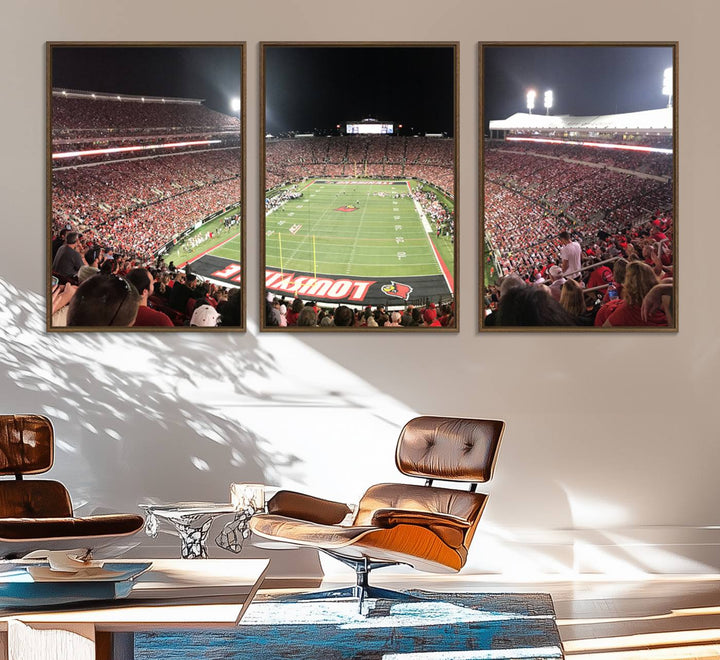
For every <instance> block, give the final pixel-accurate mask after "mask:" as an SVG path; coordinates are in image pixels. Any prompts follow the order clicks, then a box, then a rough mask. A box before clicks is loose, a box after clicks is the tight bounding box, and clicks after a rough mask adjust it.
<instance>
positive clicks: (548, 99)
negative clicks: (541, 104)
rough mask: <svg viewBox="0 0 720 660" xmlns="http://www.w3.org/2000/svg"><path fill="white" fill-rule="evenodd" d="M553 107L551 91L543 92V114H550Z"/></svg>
mask: <svg viewBox="0 0 720 660" xmlns="http://www.w3.org/2000/svg"><path fill="white" fill-rule="evenodd" d="M552 107H553V93H552V90H551V89H549V90H548V91H547V92H545V114H546V115H549V114H550V108H552Z"/></svg>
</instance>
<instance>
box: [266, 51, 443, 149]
mask: <svg viewBox="0 0 720 660" xmlns="http://www.w3.org/2000/svg"><path fill="white" fill-rule="evenodd" d="M454 71H455V58H454V51H453V48H452V47H448V46H443V47H375V48H373V47H366V46H361V47H340V48H338V47H318V46H308V47H278V46H267V47H266V49H265V90H266V103H265V118H266V125H265V131H266V133H271V134H277V133H284V132H287V131H300V132H310V131H312V130H314V129H318V130H322V129H334V128H335V126H336V125H337V124H342V123H343V122H345V121H348V120H353V121H359V120H361V119H365V118H368V117H372V118H374V119H379V120H385V121H387V122H395V123H397V124H403V132H404V133H410V132H411V130H412V129H414V131H415V132H422V133H447V134H448V136H452V135H453V134H454V113H455V110H454ZM343 128H344V127H343Z"/></svg>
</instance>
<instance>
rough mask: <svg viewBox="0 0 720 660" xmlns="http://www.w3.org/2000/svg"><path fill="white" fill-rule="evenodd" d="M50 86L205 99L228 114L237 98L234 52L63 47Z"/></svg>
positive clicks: (55, 54) (237, 56)
mask: <svg viewBox="0 0 720 660" xmlns="http://www.w3.org/2000/svg"><path fill="white" fill-rule="evenodd" d="M52 79H53V83H52V84H53V87H59V88H66V89H75V90H82V91H91V92H114V93H116V94H140V95H146V96H161V97H162V96H172V97H177V98H194V99H206V102H205V105H206V106H207V107H209V108H212V109H213V110H217V111H218V112H223V113H225V114H232V112H231V110H230V100H231V99H232V98H241V94H240V91H241V79H242V53H241V50H240V48H239V47H214V46H207V47H206V46H202V47H185V48H182V47H151V48H146V47H137V48H130V47H125V46H122V47H105V46H102V47H95V46H92V47H85V48H80V47H64V46H62V47H61V46H56V47H54V48H53V50H52Z"/></svg>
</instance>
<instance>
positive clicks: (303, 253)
mask: <svg viewBox="0 0 720 660" xmlns="http://www.w3.org/2000/svg"><path fill="white" fill-rule="evenodd" d="M260 49H261V57H260V60H261V89H262V92H261V93H262V100H261V112H260V116H261V134H260V154H261V177H260V193H261V200H265V202H264V203H263V204H261V214H262V218H261V222H260V226H261V232H260V250H261V255H260V265H261V287H260V319H261V323H260V327H261V330H263V331H280V332H282V331H284V330H289V331H297V332H303V331H340V332H345V331H348V330H365V331H373V330H377V329H379V328H376V327H375V324H376V323H377V324H378V326H379V327H383V326H384V324H385V322H386V321H387V322H388V323H389V324H395V327H394V328H393V330H395V331H401V330H404V331H407V332H419V331H421V329H422V330H430V331H439V332H448V331H449V332H453V331H456V330H457V312H458V310H457V280H458V277H457V273H458V249H457V226H456V217H457V213H458V208H457V201H458V176H457V162H458V146H457V145H458V140H459V137H458V129H459V122H458V80H459V78H458V65H459V59H458V53H459V44H458V43H456V42H437V43H435V42H430V43H422V42H419V43H418V42H410V43H407V42H376V43H355V42H340V43H336V42H263V43H261V44H260ZM428 78H431V79H432V80H433V85H434V88H433V92H434V93H433V94H428V93H427V89H426V88H427V84H428V83H427V80H428ZM338 99H339V100H338ZM416 119H417V121H416ZM408 120H410V121H409V122H408ZM432 127H437V128H436V129H435V130H431V128H432ZM316 195H317V198H318V199H317V200H315V199H314V198H315V197H316ZM431 207H432V209H431ZM368 209H371V210H369V211H368V216H369V217H368V218H367V219H366V218H365V212H366V210H368ZM431 213H435V215H436V218H433V217H432V215H431ZM281 216H282V217H281ZM363 225H364V226H363ZM409 262H412V263H410V265H409ZM298 301H299V302H298ZM293 305H294V306H295V309H293ZM368 306H369V310H368ZM307 307H309V308H311V309H312V311H310V310H308V311H305V309H304V308H307ZM413 310H414V311H413ZM393 312H398V314H397V316H395V315H394V314H393ZM301 314H302V318H300V315H301ZM413 314H414V319H415V320H413ZM398 318H399V319H400V323H401V324H402V323H408V324H411V325H400V326H397V319H398ZM298 319H299V324H298ZM418 319H419V321H418ZM276 323H288V325H276ZM304 323H308V324H309V325H303V324H304ZM440 323H446V325H440Z"/></svg>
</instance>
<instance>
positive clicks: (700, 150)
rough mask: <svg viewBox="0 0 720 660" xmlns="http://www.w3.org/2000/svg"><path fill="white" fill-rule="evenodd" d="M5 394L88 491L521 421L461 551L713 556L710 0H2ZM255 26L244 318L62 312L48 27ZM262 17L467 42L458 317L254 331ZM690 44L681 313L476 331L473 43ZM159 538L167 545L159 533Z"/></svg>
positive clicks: (711, 559) (629, 560)
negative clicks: (98, 324) (55, 254)
mask: <svg viewBox="0 0 720 660" xmlns="http://www.w3.org/2000/svg"><path fill="white" fill-rule="evenodd" d="M2 14H3V16H2V21H1V22H0V48H1V49H2V58H0V86H1V89H2V98H3V100H2V103H1V104H0V108H1V112H2V125H3V126H4V127H5V130H4V131H3V136H2V138H3V141H2V147H3V157H2V159H1V160H0V200H1V202H2V213H3V220H4V222H3V237H2V240H1V242H0V355H1V357H2V364H3V365H4V368H3V369H1V370H0V401H2V404H1V406H0V408H1V409H2V411H3V412H21V411H23V412H24V411H37V412H42V413H45V414H48V415H49V416H51V417H52V418H53V419H54V420H55V422H56V428H57V433H58V438H59V441H60V442H59V450H58V454H57V458H56V466H55V468H54V469H53V471H52V472H51V473H50V475H51V476H54V477H55V478H58V479H60V480H62V481H64V482H66V483H67V484H68V485H69V486H70V489H71V492H72V495H73V499H74V500H75V502H76V504H82V502H89V503H90V504H88V505H87V506H85V507H84V509H81V511H82V510H86V511H89V510H92V509H93V508H96V507H101V508H105V509H115V510H117V509H127V510H133V509H134V508H135V507H136V505H137V503H138V502H141V501H145V500H147V499H155V500H173V499H208V500H214V499H225V498H226V497H227V488H228V484H229V483H230V482H231V481H242V480H252V481H254V480H265V481H267V482H270V483H281V484H283V485H287V486H291V487H296V488H304V489H308V490H310V491H312V492H316V493H318V494H324V495H327V496H330V497H337V498H341V499H348V500H353V499H356V498H357V497H358V496H359V495H360V494H361V493H362V490H363V488H364V487H365V486H366V485H369V484H370V483H371V482H374V481H381V480H386V479H396V473H395V469H394V466H393V463H392V455H393V448H394V441H395V438H396V436H397V432H398V430H399V428H400V427H401V425H402V423H404V421H406V420H407V419H408V418H410V417H411V416H412V415H414V414H415V413H418V412H423V413H436V414H448V415H465V416H487V417H494V418H503V419H505V420H507V422H508V431H507V433H506V436H505V443H504V447H503V449H502V453H501V456H500V460H499V463H498V468H497V477H496V480H495V482H494V484H493V485H492V498H491V500H490V504H489V506H488V508H487V512H486V515H485V517H484V519H483V520H484V525H483V531H482V533H481V534H480V535H479V536H478V537H476V542H475V546H474V551H473V553H472V556H471V559H470V562H469V567H468V569H469V570H470V571H499V572H503V573H506V574H509V575H519V574H524V575H537V574H539V573H543V572H562V573H571V572H573V571H597V572H607V573H613V574H620V573H628V574H634V573H642V572H707V571H710V570H716V569H720V552H718V544H719V543H720V533H718V530H717V529H714V528H712V526H714V525H717V524H718V523H720V518H719V517H718V512H717V503H718V500H719V495H720V479H718V474H717V472H718V465H719V461H718V458H719V454H720V443H719V442H718V440H719V439H720V422H718V414H717V408H718V404H719V403H720V398H719V397H718V385H720V376H719V374H720V370H719V367H720V355H719V350H720V336H719V334H718V327H719V325H720V312H719V309H720V306H719V305H718V301H717V272H716V271H717V269H716V268H715V267H711V264H712V265H713V266H714V265H715V264H716V263H717V262H718V248H717V246H718V245H719V244H720V229H719V227H720V222H719V221H718V218H717V212H716V210H717V201H716V200H717V175H718V156H720V149H719V148H718V147H719V144H718V130H717V123H718V122H717V120H716V119H715V117H716V116H717V113H718V108H720V98H719V97H720V95H719V94H718V86H717V84H716V81H717V54H716V50H715V46H716V39H717V35H716V26H717V20H718V18H719V17H720V11H718V9H717V3H716V2H715V1H714V0H695V1H692V0H686V1H685V2H683V3H679V2H676V1H675V0H642V1H640V0H603V1H602V2H592V3H587V2H577V1H576V0H543V1H542V2H537V1H534V0H516V1H515V2H513V3H509V4H508V3H505V4H504V5H503V4H502V3H498V2H484V1H479V0H478V1H475V2H471V1H468V0H466V1H464V2H461V1H457V0H455V1H452V0H448V1H445V2H442V3H440V2H431V1H429V0H412V1H408V0H394V1H393V2H385V1H383V2H381V1H379V0H365V1H364V2H355V3H338V2H332V1H330V0H303V1H302V2H301V1H300V0H297V1H294V2H291V1H289V0H285V1H282V2H281V1H279V0H275V1H272V0H270V1H267V2H265V3H263V4H262V5H260V4H259V3H254V2H240V1H237V0H206V1H205V2H189V1H187V2H177V1H173V0H154V1H148V0H124V2H98V1H97V0H62V1H60V0H52V1H51V0H41V1H37V2H30V1H25V0H5V2H4V3H3V8H2ZM48 40H52V41H62V40H66V41H71V40H73V41H131V40H132V41H143V40H146V41H205V40H208V41H209V40H227V41H231V40H233V41H234V40H238V41H243V40H244V41H247V42H248V65H247V74H248V95H247V101H248V103H247V112H248V122H247V128H248V135H249V139H248V153H247V165H248V187H247V190H248V200H247V212H248V213H247V219H248V223H247V225H248V265H247V269H246V271H245V272H246V273H248V280H249V282H250V288H249V291H248V310H249V315H250V323H249V325H250V332H248V333H246V334H235V335H233V334H228V335H213V336H198V335H183V334H178V335H172V336H170V335H151V334H148V335H137V334H132V335H102V334H93V335H90V334H88V335H46V334H45V332H44V329H43V328H44V318H43V306H42V295H43V293H42V292H43V279H44V275H45V266H44V264H45V253H44V249H45V248H44V246H45V243H44V240H45V231H46V229H45V226H46V225H45V169H44V168H45V163H44V147H45V134H44V130H45V129H44V126H45V110H44V101H45V97H44V93H45V65H44V42H45V41H48ZM262 40H308V41H312V40H314V41H328V40H345V41H363V40H366V41H379V40H385V41H393V40H395V41H398V40H408V41H422V40H433V41H436V40H452V41H455V40H457V41H460V43H461V50H460V77H461V97H460V147H461V148H460V168H459V178H460V188H459V190H460V206H459V225H460V235H461V239H462V240H461V243H460V278H459V281H460V300H461V306H460V328H461V330H460V332H459V334H457V335H454V336H445V335H443V336H437V335H435V336H428V335H424V336H408V335H405V334H403V335H398V336H392V337H389V336H387V334H386V333H382V336H381V335H380V334H377V335H370V334H368V335H365V334H363V335H357V334H356V335H353V336H341V335H338V334H333V335H325V334H323V335H319V334H318V335H313V336H311V335H307V334H305V335H301V336H279V335H275V334H274V335H269V336H268V335H262V334H257V333H256V331H255V329H256V325H257V314H256V311H255V310H256V308H257V307H258V290H257V288H258V287H257V286H256V285H257V283H258V245H259V236H258V234H259V232H258V224H259V213H260V209H259V204H258V202H259V194H258V186H259V179H258V168H259V164H258V134H259V98H258V94H259V89H260V83H259V48H258V45H257V44H258V42H259V41H262ZM503 40H513V41H520V40H532V41H555V40H557V41H568V40H575V41H593V40H594V41H608V40H612V41H619V40H629V41H642V40H648V41H651V40H655V41H674V40H677V41H679V42H680V46H679V57H680V72H679V76H680V78H679V80H680V91H679V97H678V100H677V101H678V103H679V113H680V126H679V140H680V154H679V166H680V181H679V220H678V226H679V263H680V285H679V286H680V293H679V296H680V297H679V300H680V303H679V304H680V318H679V325H680V331H679V333H677V334H666V335H652V336H651V335H644V334H641V333H633V334H615V335H603V336H598V335H595V334H593V335H574V334H548V335H544V334H528V335H518V334H513V335H503V334H478V332H477V330H476V318H477V300H476V287H477V266H476V264H477V258H478V249H477V245H478V240H477V239H478V236H477V227H476V218H477V206H478V194H477V177H478V165H477V137H478V133H477V104H478V100H477V94H478V83H477V78H478V69H477V55H478V50H477V42H478V41H503ZM167 547H168V549H169V550H174V548H171V547H170V546H169V545H168V546H167Z"/></svg>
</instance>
